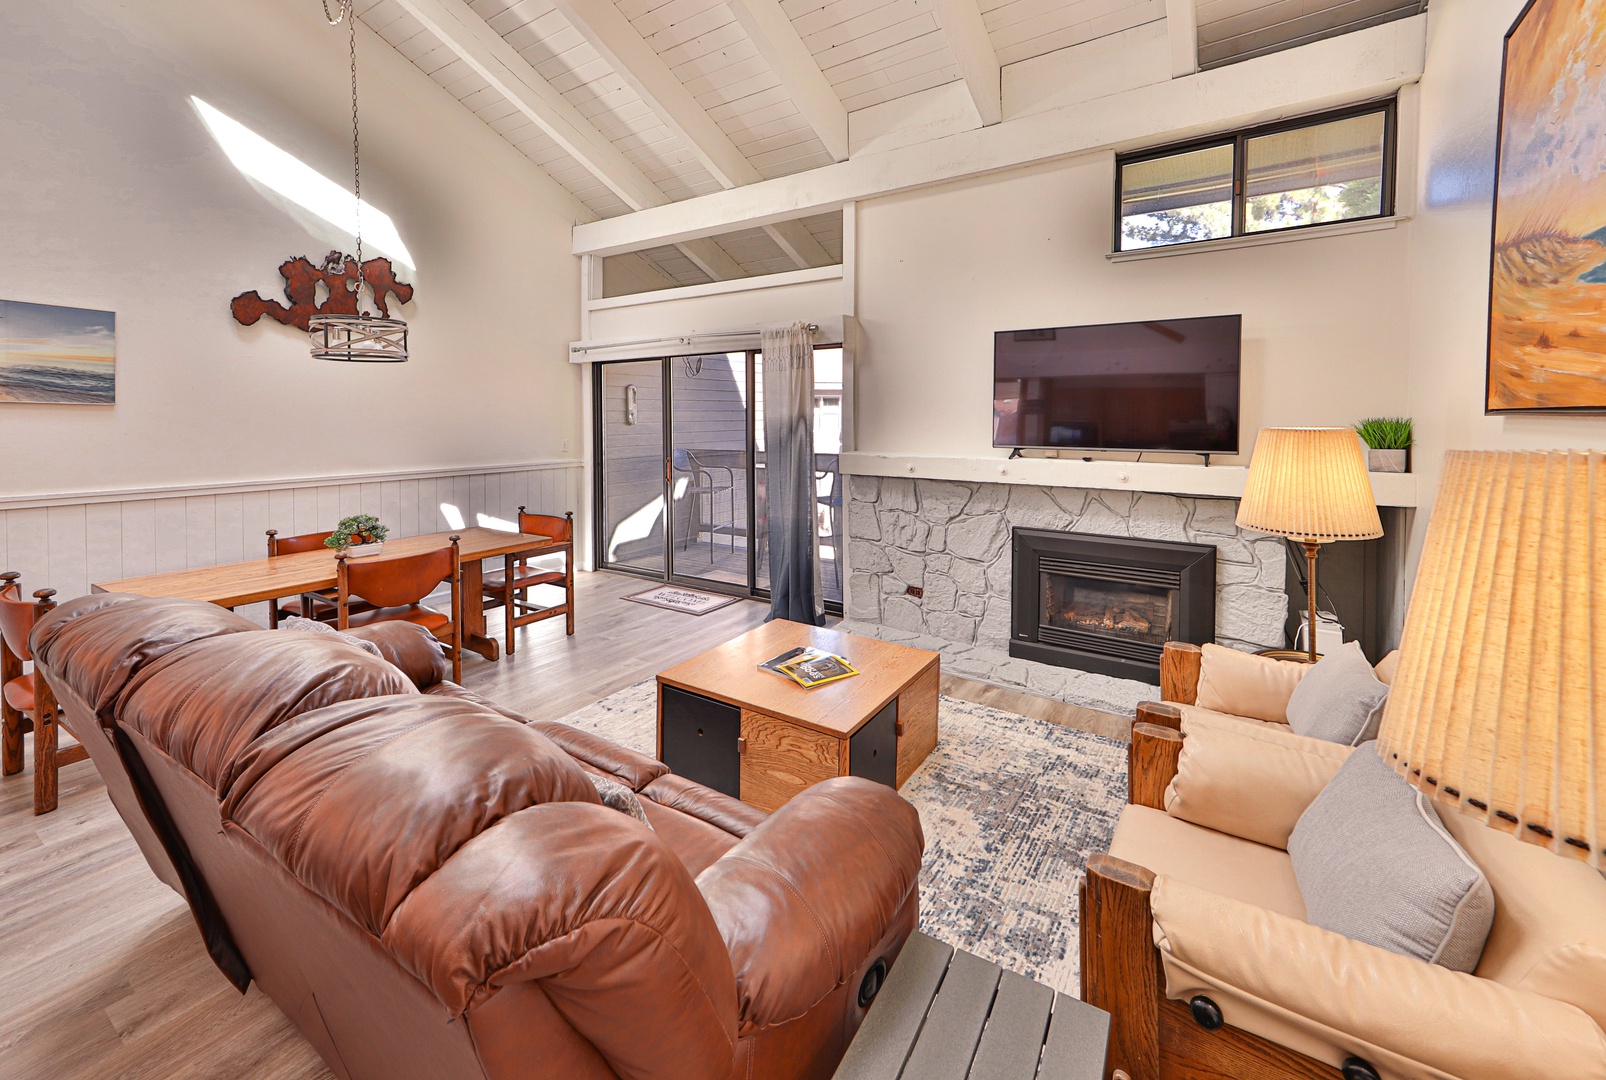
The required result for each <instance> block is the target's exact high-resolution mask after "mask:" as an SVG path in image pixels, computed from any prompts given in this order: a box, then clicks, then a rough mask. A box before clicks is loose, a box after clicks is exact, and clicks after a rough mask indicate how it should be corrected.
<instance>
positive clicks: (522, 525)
mask: <svg viewBox="0 0 1606 1080" xmlns="http://www.w3.org/2000/svg"><path fill="white" fill-rule="evenodd" d="M519 532H521V533H530V534H532V535H534V536H550V537H551V538H552V540H551V542H550V543H546V544H543V545H541V546H540V547H535V548H531V549H529V550H528V551H520V552H518V553H517V554H514V555H505V556H503V566H502V570H501V572H499V573H491V574H486V575H485V577H484V578H482V579H481V581H480V588H481V592H482V593H484V597H485V610H486V611H490V610H492V609H493V608H503V609H505V611H506V625H507V654H508V655H509V656H512V655H513V631H514V630H516V629H518V628H519V627H521V626H528V625H529V624H530V623H533V622H540V621H541V620H542V619H550V618H553V617H555V616H558V615H562V616H564V625H565V632H566V633H568V634H570V635H572V634H573V633H574V511H573V510H570V511H569V512H568V513H566V514H564V515H563V516H562V517H552V516H551V515H549V514H527V513H525V512H524V507H522V506H521V507H519ZM559 553H561V554H562V555H563V569H562V570H550V569H547V568H544V567H539V566H531V565H530V560H531V559H537V558H540V557H541V556H543V555H555V554H559ZM537 585H556V586H561V587H562V589H563V603H561V604H547V605H545V606H543V605H541V604H537V603H534V602H532V601H531V600H530V590H531V589H533V588H535V587H536V586H537Z"/></svg>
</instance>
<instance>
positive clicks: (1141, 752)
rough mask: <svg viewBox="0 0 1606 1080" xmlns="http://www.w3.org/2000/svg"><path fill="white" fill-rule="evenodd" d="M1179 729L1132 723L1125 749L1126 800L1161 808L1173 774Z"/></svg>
mask: <svg viewBox="0 0 1606 1080" xmlns="http://www.w3.org/2000/svg"><path fill="white" fill-rule="evenodd" d="M1182 738H1183V736H1182V732H1180V731H1176V730H1174V729H1172V728H1168V727H1160V726H1159V725H1157V724H1133V725H1132V742H1131V743H1130V744H1129V745H1128V746H1127V751H1126V777H1127V802H1129V803H1131V804H1132V805H1134V806H1148V807H1152V808H1154V809H1155V810H1164V809H1165V789H1166V788H1167V787H1169V786H1170V784H1171V780H1172V778H1173V777H1175V776H1176V775H1177V762H1178V761H1179V759H1181V757H1182Z"/></svg>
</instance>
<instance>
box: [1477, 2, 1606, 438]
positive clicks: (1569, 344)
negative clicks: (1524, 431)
mask: <svg viewBox="0 0 1606 1080" xmlns="http://www.w3.org/2000/svg"><path fill="white" fill-rule="evenodd" d="M1485 408H1486V409H1487V411H1489V412H1491V413H1505V412H1532V411H1543V412H1606V0H1531V2H1530V3H1529V4H1528V6H1527V7H1526V8H1524V9H1523V11H1522V14H1520V15H1518V16H1517V21H1516V22H1515V23H1513V24H1512V26H1511V29H1510V31H1508V32H1507V34H1506V50H1505V69H1504V74H1503V80H1502V86H1501V96H1500V138H1499V168H1498V171H1497V174H1496V181H1495V205H1494V244H1493V254H1492V258H1491V260H1490V274H1489V370H1488V380H1487V387H1486V401H1485Z"/></svg>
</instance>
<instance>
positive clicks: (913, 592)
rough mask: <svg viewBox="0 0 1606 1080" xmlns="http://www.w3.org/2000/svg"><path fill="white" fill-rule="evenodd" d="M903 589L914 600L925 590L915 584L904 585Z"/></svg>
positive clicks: (924, 593) (922, 594) (924, 592)
mask: <svg viewBox="0 0 1606 1080" xmlns="http://www.w3.org/2000/svg"><path fill="white" fill-rule="evenodd" d="M903 591H904V592H905V593H907V594H908V595H910V596H912V597H914V598H915V599H916V600H919V599H920V598H921V597H922V596H925V595H926V590H924V589H922V588H920V587H919V586H917V585H909V586H906V587H905V588H904V590H903Z"/></svg>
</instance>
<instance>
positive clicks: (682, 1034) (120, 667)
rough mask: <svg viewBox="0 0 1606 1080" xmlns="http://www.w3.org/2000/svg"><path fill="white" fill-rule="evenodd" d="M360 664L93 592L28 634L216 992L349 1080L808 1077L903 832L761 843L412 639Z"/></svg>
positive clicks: (201, 610)
mask: <svg viewBox="0 0 1606 1080" xmlns="http://www.w3.org/2000/svg"><path fill="white" fill-rule="evenodd" d="M362 636H364V637H366V638H367V639H368V640H371V641H373V642H374V643H376V644H377V645H378V646H379V647H380V649H381V651H382V652H383V653H384V655H385V657H386V659H385V660H380V659H377V658H375V657H374V656H372V655H371V654H369V653H368V652H366V651H365V650H363V649H361V648H359V647H357V646H356V645H353V644H350V643H348V642H344V641H341V640H339V639H337V638H332V637H330V636H328V635H323V634H314V633H291V632H285V631H265V630H260V629H259V628H258V627H256V626H254V625H253V624H252V623H250V622H248V621H246V620H245V619H243V618H240V617H238V616H236V615H234V614H233V613H231V612H228V611H225V610H223V609H220V608H216V607H212V606H210V605H207V604H201V603H196V602H191V601H183V600H170V599H146V598H140V597H133V596H126V595H118V594H102V595H98V596H89V597H82V598H80V599H78V600H74V601H71V602H69V603H66V604H64V605H62V606H61V607H60V608H58V609H57V610H56V611H55V612H53V613H52V614H51V615H50V616H49V617H47V618H46V619H43V620H41V621H40V623H39V625H38V627H37V628H36V630H35V633H34V636H33V642H34V654H35V657H36V661H37V664H38V667H39V670H40V671H41V672H42V673H43V675H44V677H45V678H46V679H47V680H49V682H50V684H51V686H53V687H54V688H55V689H56V691H57V693H58V695H59V697H60V700H61V702H62V705H63V707H64V708H65V709H66V711H67V714H68V717H69V719H70V720H71V722H72V725H73V729H74V730H75V731H79V732H82V733H84V742H85V744H86V746H88V748H89V752H90V756H91V758H92V759H93V760H94V762H95V764H96V766H97V768H98V769H99V770H100V772H101V774H102V776H104V777H105V779H106V786H107V791H108V793H109V795H110V796H111V798H112V800H113V802H114V803H115V804H116V807H117V809H118V811H119V812H120V813H121V814H122V816H123V818H124V820H125V821H126V822H127V823H128V826H129V828H130V830H131V831H132V832H133V834H134V836H135V838H136V840H137V841H138V842H139V845H140V848H141V850H142V851H143V852H144V854H145V856H146V858H147V860H148V861H149V862H150V864H151V867H152V869H153V870H154V871H155V872H156V873H157V875H158V876H159V877H161V878H162V880H164V881H166V882H167V883H168V884H170V885H172V886H173V887H174V888H176V889H178V890H179V891H180V892H181V893H183V894H184V895H185V896H186V898H187V899H188V900H189V902H190V905H191V909H192V911H193V912H194V914H195V917H196V921H197V923H198V925H199V926H200V927H201V930H202V934H203V937H204V938H205V940H206V943H207V947H208V950H209V952H210V953H211V955H212V956H213V958H214V959H215V960H216V961H217V962H218V965H219V967H220V969H222V970H223V972H224V973H225V975H227V976H228V977H229V978H230V979H231V980H233V981H234V983H235V984H236V985H237V986H238V987H239V988H240V989H242V990H243V989H244V988H245V987H246V985H248V983H249V982H250V981H255V982H256V983H257V985H258V986H259V987H260V988H261V989H262V990H263V991H264V992H266V993H267V994H268V995H269V996H270V997H271V998H272V999H273V1000H274V1001H275V1002H276V1003H277V1004H278V1005H279V1007H280V1008H282V1009H283V1010H284V1012H285V1014H286V1015H287V1016H289V1017H290V1019H291V1020H293V1021H294V1022H295V1024H296V1025H297V1027H299V1028H300V1030H301V1031H302V1033H303V1034H304V1035H305V1036H306V1037H307V1039H308V1040H309V1041H310V1042H311V1043H312V1044H313V1045H314V1046H315V1047H316V1048H317V1049H318V1051H319V1053H320V1054H321V1055H322V1056H323V1059H324V1060H325V1062H327V1063H328V1066H329V1068H330V1069H331V1070H332V1071H333V1072H334V1073H335V1074H336V1075H338V1076H340V1077H343V1078H352V1080H365V1078H371V1080H408V1078H418V1080H426V1078H427V1080H444V1078H458V1077H485V1078H495V1080H503V1078H512V1077H521V1078H554V1080H556V1078H563V1080H593V1078H596V1080H604V1078H608V1080H611V1078H616V1077H617V1078H620V1080H638V1078H640V1080H648V1078H653V1080H724V1078H727V1077H729V1078H732V1080H735V1078H758V1077H768V1078H776V1080H790V1078H794V1077H796V1078H817V1077H827V1076H829V1075H830V1074H831V1072H832V1071H833V1070H834V1068H835V1066H836V1063H837V1062H838V1060H839V1059H840V1057H841V1055H842V1053H843V1051H844V1049H845V1048H846V1046H847V1044H848V1042H849V1041H850V1040H851V1039H852V1037H853V1034H854V1032H855V1031H856V1030H857V1029H858V1026H859V1024H860V1022H861V1021H862V1020H863V1017H864V1014H865V1009H866V1004H865V1003H864V1001H863V1000H862V999H863V998H865V997H868V996H873V991H874V989H875V987H877V986H878V985H879V980H880V978H881V977H882V976H884V973H885V970H886V966H887V965H890V964H891V963H892V962H893V961H894V960H895V959H896V957H897V955H898V952H899V950H900V949H901V947H902V945H903V942H904V940H905V938H907V936H908V935H909V933H910V932H911V931H912V930H913V928H914V926H915V922H916V915H917V906H918V897H917V891H916V885H915V883H916V875H917V874H918V872H919V867H920V858H921V853H922V848H923V844H924V840H923V837H922V835H921V830H920V822H919V818H918V816H917V815H916V813H915V811H914V809H913V808H912V807H911V806H910V805H909V804H908V803H907V802H905V801H904V800H903V799H901V798H900V797H899V796H898V795H897V794H896V792H894V791H892V790H891V789H889V788H886V787H884V786H881V785H878V784H874V783H870V782H868V781H864V780H858V779H852V778H845V779H838V780H831V781H827V782H826V783H823V784H820V785H818V786H816V787H814V788H811V789H809V790H808V791H806V792H804V793H803V794H802V795H800V796H798V797H797V798H796V799H794V800H792V801H791V802H790V803H788V804H787V805H786V806H785V807H783V808H782V809H780V810H779V811H777V812H775V813H774V814H772V815H768V816H767V817H766V815H764V814H763V813H761V812H759V811H757V810H754V809H752V808H750V807H747V806H745V805H743V804H742V803H739V802H737V801H735V800H733V799H730V798H728V797H726V796H724V795H721V794H719V793H717V792H714V791H712V790H710V789H707V788H704V787H701V786H700V785H697V784H694V783H691V782H690V781H687V780H685V779H683V778H681V777H678V776H675V775H674V774H672V773H670V772H669V771H668V770H667V769H666V768H665V767H664V766H663V764H662V763H660V762H658V761H655V760H653V759H651V758H647V757H644V756H642V755H640V754H637V753H634V752H632V751H630V750H627V749H625V748H623V747H620V746H617V745H615V744H613V743H610V742H608V741H607V740H605V739H602V738H599V737H597V736H595V735H591V734H588V733H586V732H582V731H579V730H577V729H574V728H569V727H566V726H565V725H562V724H557V723H526V722H525V721H524V720H523V719H522V718H520V717H518V716H516V715H515V714H512V713H509V712H507V711H506V710H503V709H499V708H497V707H495V706H492V705H490V704H489V703H488V702H485V701H483V700H482V699H480V698H478V697H477V696H475V695H474V694H472V693H471V692H469V691H467V690H465V689H463V688H462V687H459V686H456V685H454V684H452V683H449V682H446V681H443V678H442V676H443V674H444V672H445V671H446V670H447V668H446V664H445V661H444V659H443V658H442V657H441V655H440V652H439V650H438V649H437V648H436V647H435V645H434V644H433V643H432V642H431V641H430V640H429V638H428V635H427V633H425V632H422V631H420V630H419V629H418V628H417V627H413V626H410V625H407V624H401V623H395V624H386V625H379V626H374V627H371V628H367V629H365V630H364V631H363V632H362ZM387 661H388V662H387ZM588 773H590V774H595V775H598V776H602V777H606V778H608V779H610V780H614V781H617V782H618V783H620V784H623V785H624V786H626V787H628V788H629V789H631V790H632V791H634V792H635V793H636V794H637V796H638V797H639V799H640V802H641V804H642V807H643V809H644V810H645V813H646V817H647V819H648V822H649V823H650V824H651V828H650V829H649V828H646V827H644V826H643V825H642V824H641V823H640V822H639V821H637V820H635V819H634V818H632V817H630V816H629V815H628V814H626V813H622V812H620V811H619V810H616V809H613V808H611V807H609V806H605V805H603V804H602V802H601V800H600V798H599V796H598V790H597V787H596V786H594V783H593V781H592V779H591V777H590V776H588V775H587V774H588ZM605 786H606V785H605Z"/></svg>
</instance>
